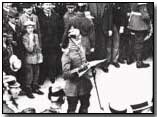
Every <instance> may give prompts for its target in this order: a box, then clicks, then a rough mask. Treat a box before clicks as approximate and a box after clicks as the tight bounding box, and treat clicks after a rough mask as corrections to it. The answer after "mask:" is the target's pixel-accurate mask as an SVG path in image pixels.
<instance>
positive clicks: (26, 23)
mask: <svg viewBox="0 0 157 117" xmlns="http://www.w3.org/2000/svg"><path fill="white" fill-rule="evenodd" d="M24 26H35V23H34V22H33V21H30V20H27V21H26V22H25V23H24Z"/></svg>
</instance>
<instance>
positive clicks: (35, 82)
mask: <svg viewBox="0 0 157 117" xmlns="http://www.w3.org/2000/svg"><path fill="white" fill-rule="evenodd" d="M38 79H39V65H38V64H36V65H33V82H32V88H33V89H38V88H39V85H38Z"/></svg>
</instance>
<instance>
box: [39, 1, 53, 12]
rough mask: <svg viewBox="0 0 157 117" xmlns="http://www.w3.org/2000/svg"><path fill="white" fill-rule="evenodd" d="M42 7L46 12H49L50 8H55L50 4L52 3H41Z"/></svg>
mask: <svg viewBox="0 0 157 117" xmlns="http://www.w3.org/2000/svg"><path fill="white" fill-rule="evenodd" d="M42 8H43V10H44V11H46V12H51V10H52V9H53V8H55V5H54V4H52V3H43V4H42Z"/></svg>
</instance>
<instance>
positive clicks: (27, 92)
mask: <svg viewBox="0 0 157 117" xmlns="http://www.w3.org/2000/svg"><path fill="white" fill-rule="evenodd" d="M26 96H27V97H28V98H35V97H34V95H33V94H32V89H31V88H30V87H27V88H26Z"/></svg>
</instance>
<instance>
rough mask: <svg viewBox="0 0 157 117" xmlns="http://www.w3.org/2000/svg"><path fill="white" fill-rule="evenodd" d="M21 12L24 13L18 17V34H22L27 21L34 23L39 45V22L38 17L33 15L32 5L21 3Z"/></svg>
mask: <svg viewBox="0 0 157 117" xmlns="http://www.w3.org/2000/svg"><path fill="white" fill-rule="evenodd" d="M22 6H23V11H24V13H23V14H22V15H21V16H20V17H19V27H20V31H21V32H22V33H21V32H20V33H21V35H23V33H24V31H25V30H24V23H25V22H26V21H28V20H31V21H33V22H34V23H35V26H34V27H35V32H36V33H37V34H38V35H39V41H40V45H41V40H40V26H39V20H38V17H37V16H36V15H35V14H33V7H32V3H23V5H22Z"/></svg>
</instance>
